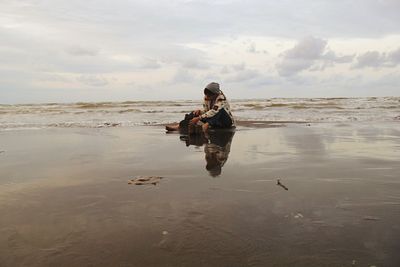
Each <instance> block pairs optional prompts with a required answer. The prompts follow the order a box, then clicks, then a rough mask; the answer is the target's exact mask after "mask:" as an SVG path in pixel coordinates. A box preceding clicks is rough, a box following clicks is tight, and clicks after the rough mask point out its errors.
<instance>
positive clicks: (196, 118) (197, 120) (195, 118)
mask: <svg viewBox="0 0 400 267" xmlns="http://www.w3.org/2000/svg"><path fill="white" fill-rule="evenodd" d="M199 120H200V117H194V118H193V119H191V120H190V123H191V124H196V123H198V122H199Z"/></svg>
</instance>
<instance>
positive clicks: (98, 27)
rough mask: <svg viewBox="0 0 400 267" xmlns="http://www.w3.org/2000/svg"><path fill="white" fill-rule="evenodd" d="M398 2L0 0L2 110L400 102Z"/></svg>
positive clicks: (322, 0) (338, 0)
mask: <svg viewBox="0 0 400 267" xmlns="http://www.w3.org/2000/svg"><path fill="white" fill-rule="evenodd" d="M399 14H400V1H399V0H336V1H332V0H318V1H316V0H292V1H289V0H281V1H272V0H271V1H270V0H246V1H245V0H241V1H239V0H157V1H155V0H147V1H145V0H140V1H139V0H113V1H109V0H86V1H82V0H29V1H28V0H0V103H21V102H23V103H26V102H72V101H118V100H164V99H200V98H201V94H202V89H203V88H204V86H205V85H206V84H207V83H208V82H211V81H217V82H220V83H221V86H222V88H223V90H224V91H225V93H226V94H227V96H228V97H230V98H265V97H332V96H400V15H399Z"/></svg>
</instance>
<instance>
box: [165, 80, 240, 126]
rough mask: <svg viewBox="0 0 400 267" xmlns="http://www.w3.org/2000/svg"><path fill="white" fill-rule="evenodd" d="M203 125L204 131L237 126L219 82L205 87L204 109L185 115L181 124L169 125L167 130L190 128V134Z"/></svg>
mask: <svg viewBox="0 0 400 267" xmlns="http://www.w3.org/2000/svg"><path fill="white" fill-rule="evenodd" d="M199 127H201V128H202V130H203V132H206V131H207V130H208V129H209V128H213V129H214V128H215V129H227V128H232V127H235V121H234V118H233V115H232V112H231V110H230V105H229V103H228V100H227V99H226V97H225V95H224V93H223V92H222V91H221V90H220V88H219V84H218V83H215V82H212V83H210V84H208V85H207V86H206V88H204V103H203V109H201V110H195V111H193V112H191V113H189V114H186V115H185V119H184V120H182V121H181V122H180V123H179V124H176V125H169V126H166V127H165V128H166V129H167V131H177V130H188V131H189V134H191V133H194V132H196V129H197V128H199Z"/></svg>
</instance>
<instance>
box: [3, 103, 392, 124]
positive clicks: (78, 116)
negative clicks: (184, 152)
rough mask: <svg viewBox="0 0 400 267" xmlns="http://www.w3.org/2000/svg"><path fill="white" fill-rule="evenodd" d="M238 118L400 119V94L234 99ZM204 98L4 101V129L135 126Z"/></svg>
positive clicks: (171, 118)
mask: <svg viewBox="0 0 400 267" xmlns="http://www.w3.org/2000/svg"><path fill="white" fill-rule="evenodd" d="M230 103H231V107H232V111H233V114H234V116H235V118H236V120H238V121H273V122H310V123H311V122H384V121H400V97H368V98H269V99H234V100H230ZM201 105H202V102H201V100H198V101H195V100H177V101H125V102H97V103H87V102H78V103H45V104H15V105H5V104H0V130H9V129H14V130H15V129H41V128H52V127H85V128H97V127H121V126H125V127H131V126H137V125H157V124H167V123H172V122H177V121H180V120H181V119H182V118H183V116H184V114H185V113H188V112H190V111H192V110H195V109H199V108H200V107H201Z"/></svg>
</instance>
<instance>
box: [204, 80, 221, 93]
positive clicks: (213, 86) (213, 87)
mask: <svg viewBox="0 0 400 267" xmlns="http://www.w3.org/2000/svg"><path fill="white" fill-rule="evenodd" d="M206 91H209V92H211V93H212V94H214V95H217V94H219V93H221V90H220V89H219V83H215V82H212V83H209V84H207V86H206V88H204V94H206Z"/></svg>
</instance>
